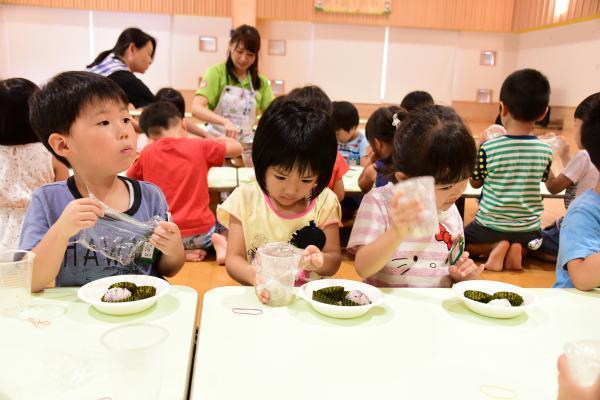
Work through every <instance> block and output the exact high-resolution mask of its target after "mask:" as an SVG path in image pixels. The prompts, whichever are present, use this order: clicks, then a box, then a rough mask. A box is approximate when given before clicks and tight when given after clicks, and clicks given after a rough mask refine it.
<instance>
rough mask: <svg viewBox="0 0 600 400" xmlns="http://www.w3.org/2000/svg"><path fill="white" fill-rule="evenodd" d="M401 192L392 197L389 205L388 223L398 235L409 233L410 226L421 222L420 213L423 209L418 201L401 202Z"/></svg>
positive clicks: (402, 194) (402, 195)
mask: <svg viewBox="0 0 600 400" xmlns="http://www.w3.org/2000/svg"><path fill="white" fill-rule="evenodd" d="M403 197H404V193H403V192H400V191H399V192H396V193H394V195H393V196H392V202H391V205H390V222H391V225H392V228H393V229H395V230H396V232H397V233H398V234H399V235H405V234H407V233H408V232H409V231H410V228H411V226H412V225H415V224H417V223H419V222H420V220H421V211H422V210H423V207H422V206H421V203H420V202H419V201H418V200H416V199H415V200H410V201H407V202H406V201H402V198H403Z"/></svg>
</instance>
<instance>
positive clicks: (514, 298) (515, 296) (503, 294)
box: [491, 292, 523, 307]
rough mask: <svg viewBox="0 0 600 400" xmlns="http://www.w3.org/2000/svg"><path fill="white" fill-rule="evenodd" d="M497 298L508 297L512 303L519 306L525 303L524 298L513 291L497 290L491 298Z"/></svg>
mask: <svg viewBox="0 0 600 400" xmlns="http://www.w3.org/2000/svg"><path fill="white" fill-rule="evenodd" d="M495 299H506V300H508V301H510V305H511V306H513V307H518V306H520V305H521V304H523V298H522V297H521V296H519V295H518V294H516V293H513V292H496V293H494V295H493V296H492V298H491V300H495Z"/></svg>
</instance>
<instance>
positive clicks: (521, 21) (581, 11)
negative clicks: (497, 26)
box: [512, 0, 600, 32]
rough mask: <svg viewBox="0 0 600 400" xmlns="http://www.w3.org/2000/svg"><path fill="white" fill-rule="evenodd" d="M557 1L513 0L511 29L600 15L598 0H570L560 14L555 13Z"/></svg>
mask: <svg viewBox="0 0 600 400" xmlns="http://www.w3.org/2000/svg"><path fill="white" fill-rule="evenodd" d="M559 3H560V0H515V7H514V19H513V25H512V28H513V31H515V32H523V31H527V30H532V29H537V28H540V27H547V26H551V25H556V24H564V23H568V22H570V21H574V22H575V21H578V20H581V19H589V18H594V17H600V1H599V0H570V1H569V7H568V9H567V10H566V11H565V12H564V13H561V14H558V13H555V11H556V8H557V6H558V5H559Z"/></svg>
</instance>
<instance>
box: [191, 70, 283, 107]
mask: <svg viewBox="0 0 600 400" xmlns="http://www.w3.org/2000/svg"><path fill="white" fill-rule="evenodd" d="M258 78H259V79H260V82H261V85H260V89H259V90H256V88H255V90H256V108H257V109H259V110H260V111H261V112H264V111H265V110H266V109H267V107H268V106H269V104H271V101H273V92H272V91H271V86H270V85H269V81H268V80H267V78H266V77H265V76H264V75H261V74H258ZM227 85H229V86H238V87H242V88H244V89H248V90H250V88H251V85H250V75H246V77H245V78H244V79H243V80H242V82H241V83H239V82H235V81H234V80H233V79H232V78H231V77H230V76H229V75H228V74H227V68H226V67H225V63H221V64H217V65H213V66H212V67H210V68H209V69H208V70H207V71H206V74H204V76H203V77H202V82H200V87H199V88H198V90H196V96H198V95H201V96H204V97H206V98H207V99H208V108H209V109H210V110H214V109H215V108H216V107H217V103H218V102H219V98H220V97H221V92H222V91H223V89H224V88H225V86H227Z"/></svg>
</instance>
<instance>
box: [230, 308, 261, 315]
mask: <svg viewBox="0 0 600 400" xmlns="http://www.w3.org/2000/svg"><path fill="white" fill-rule="evenodd" d="M231 311H232V312H233V313H234V314H243V315H260V314H262V313H263V310H261V309H260V308H244V307H233V308H232V309H231Z"/></svg>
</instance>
